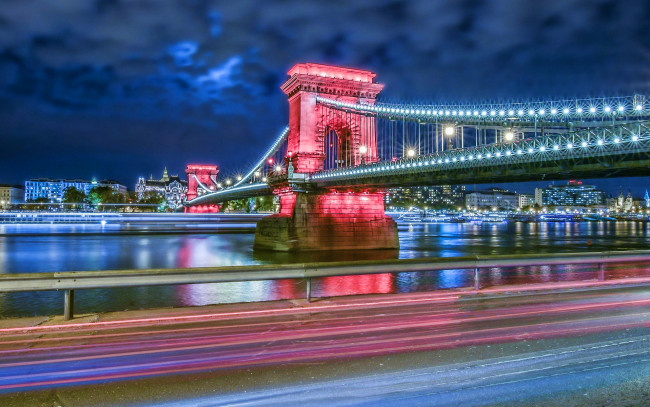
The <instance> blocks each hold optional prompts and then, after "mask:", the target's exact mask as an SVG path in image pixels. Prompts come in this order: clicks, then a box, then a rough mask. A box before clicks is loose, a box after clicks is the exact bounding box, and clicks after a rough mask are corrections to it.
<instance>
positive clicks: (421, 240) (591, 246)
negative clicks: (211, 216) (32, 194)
mask: <svg viewBox="0 0 650 407" xmlns="http://www.w3.org/2000/svg"><path fill="white" fill-rule="evenodd" d="M21 226H28V227H27V228H25V227H23V228H22V229H20V230H15V229H14V230H11V229H10V228H9V229H8V228H7V226H6V225H0V273H34V272H51V271H73V270H118V269H145V268H176V267H207V266H235V265H252V264H266V263H290V262H311V261H344V260H364V259H391V258H397V257H399V258H418V257H452V256H463V255H474V254H483V255H485V254H517V253H519V254H525V253H556V252H568V251H603V250H624V249H646V248H647V247H648V243H650V226H649V225H648V224H646V223H636V222H616V223H614V222H611V223H607V222H599V223H571V222H567V223H565V222H562V223H499V224H473V223H464V224H459V223H448V224H422V223H418V224H410V225H409V224H402V225H400V227H399V231H400V235H399V238H400V246H401V249H400V250H399V252H396V251H361V252H337V253H303V254H287V253H271V252H253V250H252V244H253V228H252V225H251V224H231V225H228V228H230V229H229V230H228V232H227V233H224V231H223V229H217V228H215V229H209V228H206V227H204V228H202V229H201V230H196V229H189V230H188V229H187V228H183V227H182V226H183V225H177V226H180V229H178V230H176V229H170V227H166V228H165V227H159V228H155V229H154V230H153V231H152V230H149V229H147V230H138V229H137V228H133V227H130V228H128V230H127V231H125V230H124V229H120V228H104V229H102V228H101V227H100V226H96V225H92V227H91V226H90V225H72V226H57V225H43V226H38V225H21ZM127 232H128V233H127ZM233 232H235V233H233ZM608 273H610V275H611V274H617V275H618V276H634V275H650V273H649V271H648V270H647V268H646V267H629V266H625V267H619V268H612V269H609V270H608ZM595 277H596V270H595V269H594V268H593V267H591V266H563V267H519V268H510V269H489V270H484V271H483V277H482V281H483V285H484V286H489V285H501V284H513V283H514V284H524V283H532V282H553V281H566V280H580V279H587V278H595ZM472 279H473V274H472V272H471V271H470V270H444V271H436V272H424V273H396V274H380V275H375V276H351V277H331V278H325V279H320V280H315V281H314V282H313V286H312V292H313V295H314V296H336V295H348V294H361V293H394V292H413V291H428V290H435V289H440V288H457V287H466V286H471V285H472V281H473V280H472ZM304 292H305V286H304V282H299V283H296V282H294V281H291V280H280V281H255V282H242V283H221V284H193V285H182V286H161V287H136V288H121V289H106V290H105V289H101V290H100V289H95V290H79V291H77V293H76V301H75V302H76V309H77V312H81V313H84V312H98V311H109V310H124V309H139V308H154V307H168V306H193V305H197V306H198V305H207V304H215V303H229V302H248V301H267V300H274V299H292V298H303V297H304ZM62 302H63V301H62V293H59V292H37V293H9V294H0V316H2V317H7V316H21V315H42V314H60V313H61V312H62V310H61V308H62Z"/></svg>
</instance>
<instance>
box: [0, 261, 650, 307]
mask: <svg viewBox="0 0 650 407" xmlns="http://www.w3.org/2000/svg"><path fill="white" fill-rule="evenodd" d="M632 262H649V263H650V250H635V251H621V252H587V253H561V254H552V255H551V254H537V255H490V256H464V257H436V258H421V259H407V260H392V261H385V260H373V261H352V262H328V263H304V264H288V265H259V266H233V267H205V268H183V269H143V270H108V271H67V272H54V273H27V274H4V275H0V292H16V291H48V290H65V296H64V317H65V319H71V318H72V317H73V313H74V290H78V289H89V288H117V287H138V286H153V285H178V284H200V283H225V282H238V281H259V280H280V279H304V280H306V281H307V292H306V298H307V300H308V301H310V300H311V279H312V278H318V277H334V276H352V275H362V274H383V273H408V272H422V271H439V270H452V269H467V270H474V289H475V290H479V289H480V270H481V269H485V268H493V267H525V266H552V265H570V264H597V265H598V266H599V279H601V280H602V279H604V265H605V264H607V263H632Z"/></svg>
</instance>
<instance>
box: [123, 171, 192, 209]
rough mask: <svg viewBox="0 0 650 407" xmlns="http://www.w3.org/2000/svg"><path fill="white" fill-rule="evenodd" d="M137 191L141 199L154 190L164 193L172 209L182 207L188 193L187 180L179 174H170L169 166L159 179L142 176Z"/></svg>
mask: <svg viewBox="0 0 650 407" xmlns="http://www.w3.org/2000/svg"><path fill="white" fill-rule="evenodd" d="M135 192H136V194H137V197H138V199H139V200H142V199H144V198H145V196H146V194H147V192H154V193H159V194H162V195H164V197H165V199H166V201H167V206H168V207H170V208H171V209H177V208H180V207H181V206H182V205H183V201H184V200H185V195H186V194H187V181H185V180H182V179H180V177H179V176H178V175H172V176H169V174H168V173H167V168H165V170H164V171H163V176H162V178H161V179H159V180H155V179H153V176H152V177H151V178H150V179H144V178H143V177H140V178H139V179H138V182H137V183H136V184H135Z"/></svg>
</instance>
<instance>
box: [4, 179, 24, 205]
mask: <svg viewBox="0 0 650 407" xmlns="http://www.w3.org/2000/svg"><path fill="white" fill-rule="evenodd" d="M24 198H25V190H24V189H23V187H21V186H20V185H6V184H0V210H3V209H8V208H9V207H11V205H16V204H21V203H23V202H25V200H24Z"/></svg>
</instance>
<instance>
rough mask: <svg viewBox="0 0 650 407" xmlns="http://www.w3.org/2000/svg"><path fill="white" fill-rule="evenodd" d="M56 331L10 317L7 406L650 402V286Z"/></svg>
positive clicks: (206, 310) (96, 320) (196, 313)
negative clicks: (26, 324) (11, 322)
mask: <svg viewBox="0 0 650 407" xmlns="http://www.w3.org/2000/svg"><path fill="white" fill-rule="evenodd" d="M42 322H43V323H41V324H36V325H35V324H31V326H20V325H21V324H16V323H15V321H14V324H13V325H11V324H9V323H6V322H5V321H0V405H7V406H12V405H16V406H18V405H29V406H38V405H49V406H52V405H61V406H68V405H69V406H77V405H136V404H137V405H165V406H186V405H202V406H212V405H228V406H240V405H241V406H244V405H245V406H291V405H300V406H312V405H314V406H316V405H318V406H325V405H327V406H378V405H386V406H388V405H390V406H411V405H443V406H444V405H490V404H502V405H503V404H505V405H507V404H513V405H520V404H531V405H534V404H535V403H541V404H540V405H553V404H555V403H557V404H555V405H566V404H571V403H572V402H576V403H578V404H575V405H581V404H580V403H582V404H589V403H590V402H593V403H594V404H598V403H603V402H605V401H608V402H607V404H609V405H617V404H616V403H621V404H620V405H650V398H649V397H650V396H649V395H648V388H649V387H648V384H649V383H650V381H649V380H648V379H649V378H650V347H649V346H648V345H649V344H650V329H649V328H650V288H648V287H646V286H641V287H625V288H620V287H619V288H608V289H598V288H596V289H594V288H592V289H589V290H575V289H574V290H570V291H564V292H562V293H545V294H542V293H534V294H533V293H526V292H524V293H520V294H513V293H510V294H507V295H503V294H500V293H495V294H494V295H490V296H488V297H487V298H486V296H484V295H480V296H477V295H473V294H470V295H467V293H459V292H435V293H417V294H400V295H387V296H363V297H348V298H336V299H330V300H321V301H318V302H315V303H311V304H307V303H304V302H299V301H296V302H273V303H262V304H237V305H229V306H218V307H202V308H195V309H189V310H188V309H184V310H165V311H164V312H160V311H158V312H156V311H151V312H146V313H136V314H124V313H119V314H112V315H101V316H89V317H87V318H86V319H83V318H82V319H80V320H77V321H75V323H74V324H62V323H59V322H58V321H57V320H47V321H42ZM612 403H614V404H612Z"/></svg>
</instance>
